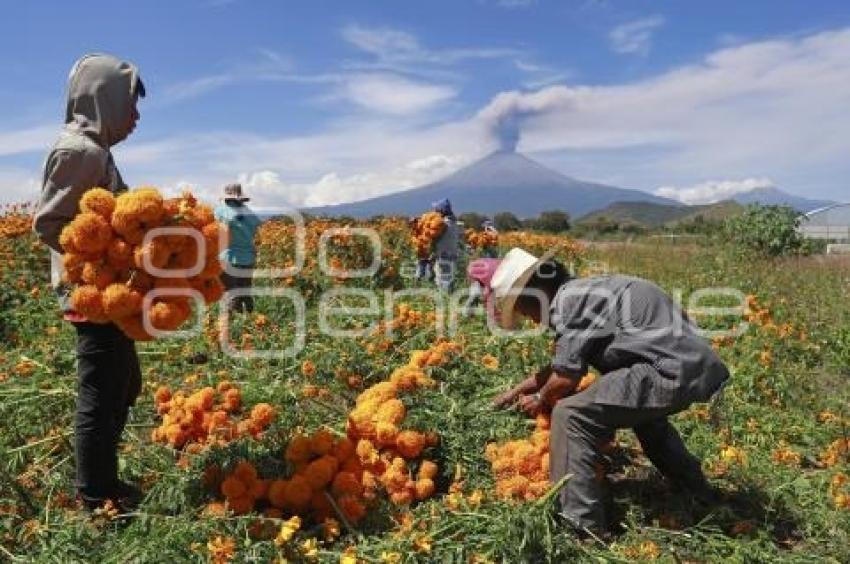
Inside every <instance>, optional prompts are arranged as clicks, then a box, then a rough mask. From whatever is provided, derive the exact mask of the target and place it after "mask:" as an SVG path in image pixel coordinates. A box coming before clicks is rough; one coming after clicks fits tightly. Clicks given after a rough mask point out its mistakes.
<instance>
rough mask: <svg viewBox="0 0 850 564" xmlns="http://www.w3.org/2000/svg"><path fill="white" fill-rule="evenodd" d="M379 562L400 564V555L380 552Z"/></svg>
mask: <svg viewBox="0 0 850 564" xmlns="http://www.w3.org/2000/svg"><path fill="white" fill-rule="evenodd" d="M381 562H383V563H384V564H400V562H401V553H399V552H386V551H384V552H381Z"/></svg>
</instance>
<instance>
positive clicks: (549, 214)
mask: <svg viewBox="0 0 850 564" xmlns="http://www.w3.org/2000/svg"><path fill="white" fill-rule="evenodd" d="M523 226H524V227H525V228H526V229H534V230H536V231H546V232H548V233H562V232H564V231H568V230H569V229H570V216H569V214H568V213H567V212H565V211H561V210H549V211H544V212H541V213H540V215H539V216H537V218H536V219H527V220H525V221H524V222H523Z"/></svg>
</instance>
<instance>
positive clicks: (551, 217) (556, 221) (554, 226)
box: [458, 210, 570, 233]
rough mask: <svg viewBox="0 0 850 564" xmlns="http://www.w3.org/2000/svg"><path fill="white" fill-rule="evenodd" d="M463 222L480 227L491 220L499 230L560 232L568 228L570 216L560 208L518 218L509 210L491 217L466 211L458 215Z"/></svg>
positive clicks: (472, 226)
mask: <svg viewBox="0 0 850 564" xmlns="http://www.w3.org/2000/svg"><path fill="white" fill-rule="evenodd" d="M458 219H460V220H461V221H462V222H463V224H464V225H465V226H467V227H471V228H473V229H480V228H481V225H482V224H483V223H484V222H485V221H487V220H492V221H493V225H494V226H495V227H496V229H498V230H499V231H520V230H529V231H545V232H548V233H562V232H564V231H569V230H570V216H569V214H568V213H567V212H565V211H561V210H549V211H544V212H541V213H540V215H538V216H537V217H533V218H526V219H520V218H519V217H517V216H516V215H514V214H513V213H511V212H509V211H503V212H499V213H497V214H494V215H493V217H492V218H490V217H489V216H486V215H482V214H480V213H475V212H467V213H464V214H461V215H460V216H458Z"/></svg>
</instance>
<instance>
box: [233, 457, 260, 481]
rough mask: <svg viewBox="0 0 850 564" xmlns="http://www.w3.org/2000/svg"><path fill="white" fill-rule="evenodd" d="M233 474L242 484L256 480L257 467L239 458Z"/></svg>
mask: <svg viewBox="0 0 850 564" xmlns="http://www.w3.org/2000/svg"><path fill="white" fill-rule="evenodd" d="M233 475H234V476H235V477H237V478H239V479H240V480H241V481H242V482H243V483H244V484H251V483H252V482H255V481H256V480H257V469H256V468H254V465H253V464H251V463H250V462H248V461H247V460H241V461H239V463H238V464H237V465H236V467H235V468H234V469H233Z"/></svg>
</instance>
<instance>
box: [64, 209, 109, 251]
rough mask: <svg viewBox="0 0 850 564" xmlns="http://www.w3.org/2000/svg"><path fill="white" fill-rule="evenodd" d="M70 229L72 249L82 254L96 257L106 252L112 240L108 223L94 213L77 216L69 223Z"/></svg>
mask: <svg viewBox="0 0 850 564" xmlns="http://www.w3.org/2000/svg"><path fill="white" fill-rule="evenodd" d="M70 228H71V239H72V241H73V243H74V248H75V249H77V250H79V251H80V252H82V253H86V254H92V255H98V254H100V253H102V252H104V251H105V250H106V248H107V247H108V246H109V242H110V241H111V240H112V228H111V227H110V226H109V222H107V221H106V220H105V219H103V218H102V217H101V216H99V215H97V214H96V213H81V214H78V215H77V217H75V218H74V219H73V220H72V221H71V223H70ZM68 250H72V249H68Z"/></svg>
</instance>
